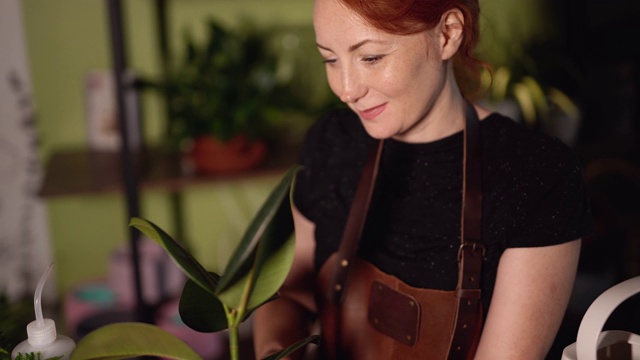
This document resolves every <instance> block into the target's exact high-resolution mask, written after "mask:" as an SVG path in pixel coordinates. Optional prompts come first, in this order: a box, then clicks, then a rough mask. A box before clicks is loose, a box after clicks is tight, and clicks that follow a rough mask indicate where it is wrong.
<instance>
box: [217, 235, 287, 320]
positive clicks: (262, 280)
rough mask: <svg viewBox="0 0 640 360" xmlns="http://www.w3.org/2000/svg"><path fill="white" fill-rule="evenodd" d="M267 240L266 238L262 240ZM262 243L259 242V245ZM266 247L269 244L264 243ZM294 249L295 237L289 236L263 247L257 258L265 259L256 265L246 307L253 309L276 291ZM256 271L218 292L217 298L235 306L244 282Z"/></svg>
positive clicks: (284, 276) (238, 301)
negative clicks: (263, 249) (254, 276)
mask: <svg viewBox="0 0 640 360" xmlns="http://www.w3.org/2000/svg"><path fill="white" fill-rule="evenodd" d="M263 242H265V243H266V242H267V239H265V240H263ZM262 245H263V244H262V243H261V244H260V246H262ZM264 245H265V248H268V247H269V246H268V245H269V244H264ZM294 250H295V238H294V237H293V236H289V238H288V239H286V241H285V242H284V243H283V244H281V246H279V247H277V248H269V249H265V251H264V252H263V253H262V255H261V256H258V257H256V259H257V258H265V259H266V261H265V262H264V263H261V264H260V265H256V269H258V272H257V275H258V276H257V278H253V279H252V281H253V286H252V288H251V289H250V294H249V301H248V303H247V309H248V310H249V311H251V310H253V309H255V308H256V307H258V306H260V305H261V304H263V303H265V302H266V301H269V300H270V298H271V297H272V296H273V295H274V294H275V293H276V292H277V291H278V289H279V288H280V286H281V285H282V283H283V282H284V280H285V278H286V277H287V274H288V273H289V269H290V268H291V264H292V263H293V255H294ZM254 274H256V272H251V273H249V274H247V275H246V276H245V277H243V278H242V279H241V280H240V281H237V282H235V283H234V284H233V286H231V287H230V288H228V289H227V290H225V291H223V292H222V293H220V294H218V298H219V299H220V300H221V301H222V302H223V303H225V304H226V305H227V306H229V307H234V308H237V307H238V305H239V304H240V302H241V300H242V296H243V294H244V291H245V290H246V289H245V286H246V282H247V281H248V280H249V277H253V275H254Z"/></svg>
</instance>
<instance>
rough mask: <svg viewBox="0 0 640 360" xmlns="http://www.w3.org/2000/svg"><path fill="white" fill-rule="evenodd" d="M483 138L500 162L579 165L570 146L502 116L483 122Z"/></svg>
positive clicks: (498, 115)
mask: <svg viewBox="0 0 640 360" xmlns="http://www.w3.org/2000/svg"><path fill="white" fill-rule="evenodd" d="M482 136H483V144H484V145H485V146H484V148H485V149H486V150H487V151H488V152H489V153H490V154H491V155H492V156H493V157H495V158H497V159H503V160H505V161H506V160H509V161H518V162H520V163H528V164H538V165H543V164H553V163H556V164H557V165H578V163H579V159H578V157H577V155H576V154H575V152H574V150H573V149H572V148H571V147H570V146H569V145H568V144H566V143H564V142H562V141H561V140H559V139H558V138H556V137H554V136H552V135H549V134H547V133H545V132H543V131H541V130H538V129H533V128H530V127H527V126H525V125H524V124H522V123H519V122H516V121H515V120H513V119H511V118H509V117H506V116H504V115H502V114H499V113H492V114H491V115H489V116H488V117H487V118H486V119H485V120H483V121H482Z"/></svg>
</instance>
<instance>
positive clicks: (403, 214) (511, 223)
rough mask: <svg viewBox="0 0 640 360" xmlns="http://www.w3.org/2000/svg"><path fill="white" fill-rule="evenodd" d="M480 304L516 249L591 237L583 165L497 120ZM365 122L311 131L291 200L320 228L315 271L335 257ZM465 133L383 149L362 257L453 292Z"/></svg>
mask: <svg viewBox="0 0 640 360" xmlns="http://www.w3.org/2000/svg"><path fill="white" fill-rule="evenodd" d="M480 133H481V137H482V149H483V150H482V155H483V156H482V157H483V176H482V179H483V180H482V186H483V199H484V203H483V219H482V227H483V229H482V236H483V239H482V240H483V242H484V243H485V246H486V249H487V252H486V257H485V260H484V267H483V283H482V290H483V303H484V306H485V307H488V305H489V300H490V298H491V294H492V292H493V287H494V283H495V277H496V272H497V267H498V261H499V259H500V256H501V255H502V253H503V252H504V251H505V249H507V248H510V247H533V246H546V245H554V244H560V243H564V242H567V241H571V240H575V239H577V238H580V237H583V236H585V235H587V234H588V233H589V232H590V231H591V218H590V214H589V211H588V201H587V198H586V194H585V189H584V184H583V180H582V172H581V167H580V162H579V160H578V158H577V157H576V156H575V154H574V153H573V152H572V150H571V149H570V148H569V147H568V146H566V145H565V144H563V143H562V142H560V141H559V140H557V139H554V138H551V137H549V136H547V135H545V134H542V133H538V132H534V131H532V130H529V129H526V128H524V127H523V126H521V125H519V124H517V123H515V122H514V121H512V120H511V119H509V118H506V117H504V116H502V115H499V114H496V113H494V114H492V115H490V116H489V117H487V118H486V119H485V120H483V121H481V122H480ZM374 141H375V140H374V139H372V138H371V137H370V136H369V135H368V134H367V133H366V131H365V130H364V128H363V126H362V124H361V122H360V120H359V119H358V117H357V116H356V115H355V114H354V113H353V112H351V111H349V110H336V111H334V112H331V113H329V114H327V115H326V116H324V117H322V118H320V119H319V120H318V121H317V122H316V123H315V124H314V125H313V126H312V127H311V129H310V130H309V132H308V133H307V137H306V140H305V144H304V146H303V149H302V153H301V157H300V164H301V165H303V166H304V168H303V170H302V171H301V172H300V173H299V174H298V177H297V181H296V185H295V192H294V202H295V204H296V206H297V207H298V209H299V210H300V211H301V212H302V214H303V215H305V216H306V217H307V218H308V219H309V220H311V221H313V222H314V223H315V224H316V231H315V238H316V256H315V262H316V263H315V267H316V270H319V269H320V267H321V266H322V264H323V263H324V261H325V260H326V259H327V258H328V257H329V255H331V253H333V252H335V251H336V250H337V249H338V245H339V242H340V239H341V235H342V231H343V229H344V225H345V222H346V217H347V214H348V211H349V206H350V204H351V202H352V200H353V196H354V192H355V187H356V184H357V180H358V178H359V175H360V172H361V169H362V167H363V165H364V162H365V159H366V157H367V153H368V150H369V149H370V147H371V146H372V144H373V143H374ZM462 149H463V134H462V132H459V133H456V134H454V135H451V136H449V137H446V138H443V139H440V140H437V141H434V142H429V143H421V144H408V143H403V142H400V141H396V140H393V139H388V140H386V141H385V145H384V149H383V153H382V159H381V164H380V170H379V173H378V178H377V182H376V188H375V191H374V195H373V199H372V204H371V209H370V212H369V215H368V218H367V223H366V225H365V230H364V234H363V239H362V241H361V245H360V251H359V255H360V256H362V257H363V258H365V259H367V260H369V261H371V262H372V263H373V264H375V265H376V266H377V267H379V268H380V269H381V270H382V271H384V272H386V273H389V274H393V275H395V276H397V277H398V278H400V279H402V280H403V281H404V282H406V283H408V284H409V285H411V286H415V287H422V288H432V289H442V290H453V289H454V288H455V286H456V282H457V276H458V268H457V266H458V265H457V261H456V260H457V252H458V247H459V246H460V218H461V206H462V162H463V161H462V159H463V154H462Z"/></svg>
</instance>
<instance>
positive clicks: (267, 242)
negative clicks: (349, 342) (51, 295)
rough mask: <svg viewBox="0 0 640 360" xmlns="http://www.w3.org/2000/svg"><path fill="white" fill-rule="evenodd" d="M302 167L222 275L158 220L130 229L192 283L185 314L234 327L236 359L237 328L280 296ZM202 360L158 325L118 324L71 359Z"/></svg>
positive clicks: (197, 326)
mask: <svg viewBox="0 0 640 360" xmlns="http://www.w3.org/2000/svg"><path fill="white" fill-rule="evenodd" d="M297 170H298V168H297V167H294V168H291V169H290V170H289V171H288V172H287V174H285V176H284V177H283V178H282V180H281V181H280V183H279V184H278V185H277V186H276V187H275V188H274V190H273V191H272V192H271V194H270V195H269V197H268V198H267V200H266V201H265V203H264V204H263V206H262V207H261V208H260V210H259V211H258V213H257V214H256V216H255V218H254V219H253V221H252V222H251V224H250V225H249V227H248V228H247V231H246V233H245V234H244V236H243V238H242V240H241V241H240V243H239V245H238V247H237V248H236V250H235V252H234V253H233V255H232V256H231V259H230V260H229V262H228V264H227V266H226V268H225V271H224V273H223V274H222V275H218V274H215V273H213V272H209V271H207V270H205V269H204V267H203V266H202V265H201V264H200V263H199V262H198V261H197V260H196V259H195V258H194V257H193V256H192V255H191V254H190V253H189V252H188V251H187V250H185V249H184V248H183V247H182V246H181V245H180V244H179V243H178V242H176V241H175V240H174V239H173V238H171V236H169V235H168V234H167V233H166V232H164V231H163V230H162V229H161V228H160V227H158V226H157V225H155V224H153V223H151V222H149V221H147V220H144V219H140V218H134V219H132V220H131V226H134V227H135V228H137V229H139V230H140V231H142V232H143V233H144V234H145V235H147V236H148V237H150V238H151V239H153V240H155V241H156V242H157V243H158V244H160V245H161V246H162V247H163V248H164V249H165V251H167V253H168V254H169V255H170V256H171V257H172V259H173V260H174V261H175V262H176V264H177V265H178V266H179V267H180V268H181V269H182V270H183V272H184V273H185V274H186V275H187V277H188V278H189V280H188V281H187V283H186V284H185V287H184V289H183V292H182V295H181V297H180V316H181V318H182V320H183V321H184V322H185V324H186V325H188V326H189V327H191V328H192V329H194V330H197V331H201V332H215V331H221V330H225V329H228V330H229V349H230V354H231V359H232V360H237V359H238V358H239V348H238V327H239V325H240V323H241V322H242V321H243V320H245V319H247V317H248V315H249V314H250V313H251V312H252V311H253V310H255V309H256V308H257V307H259V306H261V305H262V304H264V303H265V302H268V301H271V300H273V299H275V298H276V297H277V294H276V292H277V290H278V289H279V288H280V285H282V283H283V281H284V279H285V277H286V275H287V273H288V272H289V268H290V267H291V263H292V261H293V251H294V242H295V239H294V238H293V236H292V232H293V220H292V216H291V210H290V203H289V201H285V199H289V196H288V195H289V194H290V189H291V188H292V186H290V184H291V183H292V181H293V178H294V176H295V174H296V172H297ZM316 341H317V336H311V337H308V338H305V339H302V340H300V341H299V342H297V343H296V344H293V345H292V346H291V347H289V348H287V349H285V350H283V351H282V352H280V353H278V354H275V355H272V356H270V357H269V358H268V359H279V358H281V357H283V356H286V355H287V354H289V353H290V352H292V351H295V350H297V349H299V348H301V347H303V346H305V345H306V344H308V343H310V342H316ZM146 355H150V356H159V357H163V358H172V359H185V360H192V359H201V358H200V356H199V355H198V354H196V353H195V351H194V350H192V349H191V348H189V347H188V346H187V345H186V344H185V343H184V342H182V341H181V340H180V339H178V338H177V337H175V336H173V335H172V334H170V333H168V332H166V331H165V330H163V329H161V328H160V327H158V326H155V325H149V324H142V323H116V324H111V325H107V326H104V327H102V328H99V329H97V330H94V331H93V332H91V333H89V334H88V335H87V336H85V337H84V338H83V339H82V340H80V341H79V342H78V344H77V347H76V349H75V350H74V352H73V353H72V355H71V359H82V360H87V359H107V358H108V359H124V358H130V357H136V356H146Z"/></svg>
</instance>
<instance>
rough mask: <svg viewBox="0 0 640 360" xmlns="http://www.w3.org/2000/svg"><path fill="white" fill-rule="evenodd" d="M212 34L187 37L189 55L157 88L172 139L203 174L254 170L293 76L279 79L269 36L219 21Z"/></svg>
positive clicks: (212, 26)
mask: <svg viewBox="0 0 640 360" xmlns="http://www.w3.org/2000/svg"><path fill="white" fill-rule="evenodd" d="M207 30H208V31H207V35H206V38H205V39H204V41H202V42H198V41H196V40H194V37H193V36H192V35H191V34H190V33H187V35H186V36H185V42H186V47H185V52H184V56H183V57H182V58H181V59H179V62H178V64H177V66H176V67H174V68H172V69H170V70H169V74H167V77H166V79H165V81H163V82H162V83H161V84H159V86H158V87H159V88H161V89H163V90H164V93H165V95H166V96H167V101H168V112H169V114H168V126H167V135H168V137H169V140H170V142H171V143H172V144H174V145H179V146H180V147H182V148H186V152H187V154H188V155H189V158H190V159H191V160H192V161H193V162H194V165H195V168H196V170H197V171H198V172H201V173H212V172H220V171H237V170H243V169H247V168H251V167H254V166H256V165H258V164H259V163H260V162H261V161H262V160H263V159H264V157H265V155H266V152H267V144H266V141H265V138H266V137H267V135H268V132H269V130H270V129H269V125H270V122H272V121H273V120H274V119H275V118H278V116H279V115H280V112H281V110H282V109H283V108H284V107H285V104H286V103H285V101H284V99H286V98H287V94H288V93H289V91H288V81H289V80H290V78H287V77H286V76H279V74H278V66H279V57H278V56H277V55H276V54H275V51H274V48H273V46H271V42H270V33H269V32H268V31H265V30H258V29H257V28H256V27H252V26H246V27H245V28H241V29H235V30H229V29H226V28H224V27H223V26H221V25H220V24H219V23H217V22H216V21H213V20H210V21H209V22H208V26H207ZM185 144H186V146H185Z"/></svg>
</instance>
